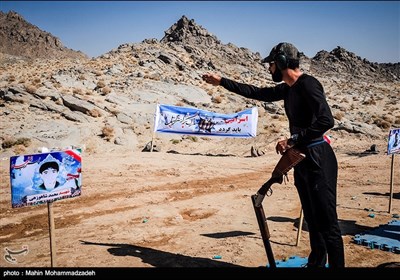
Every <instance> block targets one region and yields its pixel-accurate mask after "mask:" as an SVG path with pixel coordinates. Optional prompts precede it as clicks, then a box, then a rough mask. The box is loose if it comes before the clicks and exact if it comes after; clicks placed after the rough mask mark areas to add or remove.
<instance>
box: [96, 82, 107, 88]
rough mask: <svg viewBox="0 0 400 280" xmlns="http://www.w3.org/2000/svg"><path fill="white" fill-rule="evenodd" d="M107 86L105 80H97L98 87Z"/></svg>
mask: <svg viewBox="0 0 400 280" xmlns="http://www.w3.org/2000/svg"><path fill="white" fill-rule="evenodd" d="M105 86H106V84H105V83H104V81H98V82H97V87H98V88H103V87H105Z"/></svg>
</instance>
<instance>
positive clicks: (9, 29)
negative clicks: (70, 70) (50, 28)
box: [0, 11, 87, 59]
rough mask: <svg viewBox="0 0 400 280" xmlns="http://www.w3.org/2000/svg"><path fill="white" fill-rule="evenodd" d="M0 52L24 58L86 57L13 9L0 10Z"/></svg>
mask: <svg viewBox="0 0 400 280" xmlns="http://www.w3.org/2000/svg"><path fill="white" fill-rule="evenodd" d="M0 52H2V53H4V54H8V55H13V56H20V57H24V58H58V59H60V58H87V56H86V55H85V54H83V53H82V52H78V51H74V50H71V49H68V48H66V47H64V46H63V44H62V43H61V41H60V40H59V39H58V38H57V37H54V36H53V35H52V34H50V33H48V32H45V31H42V30H40V29H39V28H38V27H37V26H35V25H32V24H30V23H29V22H27V21H25V19H24V18H23V17H22V16H21V15H19V14H17V13H16V12H13V11H10V12H8V13H3V12H1V11H0Z"/></svg>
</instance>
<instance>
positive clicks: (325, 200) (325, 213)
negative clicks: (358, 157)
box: [294, 142, 345, 268]
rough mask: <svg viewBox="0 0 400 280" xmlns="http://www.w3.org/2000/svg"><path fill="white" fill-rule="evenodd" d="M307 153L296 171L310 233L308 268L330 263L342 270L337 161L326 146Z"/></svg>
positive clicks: (307, 150) (342, 248)
mask: <svg viewBox="0 0 400 280" xmlns="http://www.w3.org/2000/svg"><path fill="white" fill-rule="evenodd" d="M305 153H306V158H305V159H304V160H303V161H302V162H300V163H299V164H298V165H297V166H295V168H294V184H295V186H296V188H297V191H298V194H299V197H300V201H301V205H302V207H303V212H304V219H305V220H306V222H307V226H308V230H309V238H310V246H311V253H310V255H309V257H308V266H309V267H324V266H325V265H326V262H327V261H328V263H329V267H330V268H341V267H344V265H345V260H344V246H343V239H342V235H341V231H340V228H339V223H338V216H337V212H336V187H337V176H338V164H337V159H336V156H335V153H334V151H333V149H332V147H331V146H330V145H329V144H328V143H326V142H323V143H321V144H319V145H316V146H313V147H310V148H306V151H305Z"/></svg>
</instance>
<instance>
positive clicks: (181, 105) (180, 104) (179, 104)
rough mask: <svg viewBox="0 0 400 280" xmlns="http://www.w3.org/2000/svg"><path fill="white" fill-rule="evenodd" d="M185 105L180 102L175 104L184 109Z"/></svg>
mask: <svg viewBox="0 0 400 280" xmlns="http://www.w3.org/2000/svg"><path fill="white" fill-rule="evenodd" d="M184 105H185V104H184V103H183V102H182V101H178V102H176V103H175V106H180V107H183V106H184Z"/></svg>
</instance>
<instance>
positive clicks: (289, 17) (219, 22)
mask: <svg viewBox="0 0 400 280" xmlns="http://www.w3.org/2000/svg"><path fill="white" fill-rule="evenodd" d="M0 10H1V11H2V12H8V11H10V10H13V11H15V12H17V13H19V14H20V15H22V16H23V18H24V19H25V20H26V21H28V22H30V23H31V24H33V25H36V26H37V27H39V28H40V29H42V30H43V31H46V32H50V33H51V34H52V35H54V36H56V37H58V38H59V39H60V40H61V42H62V43H63V45H64V46H65V47H67V48H70V49H74V50H80V51H82V52H84V53H86V54H87V55H88V56H89V57H97V56H99V55H101V54H104V53H106V52H108V51H110V50H111V49H114V48H117V47H118V46H119V45H121V44H125V43H140V42H141V41H143V40H144V39H151V38H156V39H158V40H161V39H162V37H163V36H164V31H166V30H167V29H168V28H169V27H170V26H171V25H173V24H174V23H176V22H177V21H178V20H179V19H180V18H181V17H182V16H183V15H185V16H186V17H187V18H189V19H193V20H194V21H195V22H196V23H197V24H198V25H201V26H202V27H203V28H205V29H207V30H208V31H209V32H210V33H212V34H213V35H215V36H216V37H217V38H218V39H219V40H221V42H222V43H223V44H227V43H233V44H235V45H236V46H238V47H245V48H248V49H250V50H251V51H253V52H259V53H260V54H261V55H262V56H266V55H267V54H268V53H269V51H270V50H271V48H272V47H273V46H274V45H276V44H277V43H279V42H283V41H287V42H291V43H293V44H294V45H296V46H297V48H298V49H299V50H300V51H302V52H304V53H305V55H307V56H308V57H313V56H314V55H315V54H316V53H317V52H318V51H320V50H326V51H331V50H333V49H334V48H335V47H337V46H341V47H343V48H345V49H346V50H348V51H350V52H353V53H355V54H356V55H358V56H360V57H361V58H366V59H367V60H369V61H370V62H400V1H4V0H1V1H0Z"/></svg>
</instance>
